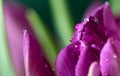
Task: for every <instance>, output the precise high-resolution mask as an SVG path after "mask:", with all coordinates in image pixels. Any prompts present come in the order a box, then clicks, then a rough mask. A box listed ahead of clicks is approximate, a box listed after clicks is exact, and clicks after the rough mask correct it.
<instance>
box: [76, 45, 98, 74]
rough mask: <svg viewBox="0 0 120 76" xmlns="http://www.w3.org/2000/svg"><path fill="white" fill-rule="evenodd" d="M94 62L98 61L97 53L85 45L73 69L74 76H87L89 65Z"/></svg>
mask: <svg viewBox="0 0 120 76" xmlns="http://www.w3.org/2000/svg"><path fill="white" fill-rule="evenodd" d="M94 61H99V51H98V50H95V49H93V48H91V46H89V45H85V46H84V48H83V49H82V50H81V53H80V56H79V59H78V62H77V65H76V68H75V76H87V75H88V70H89V67H90V64H91V63H92V62H94Z"/></svg>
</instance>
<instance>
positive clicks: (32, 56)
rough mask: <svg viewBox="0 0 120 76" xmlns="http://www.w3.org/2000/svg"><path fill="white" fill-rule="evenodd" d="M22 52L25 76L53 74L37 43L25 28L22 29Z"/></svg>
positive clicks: (47, 75)
mask: <svg viewBox="0 0 120 76" xmlns="http://www.w3.org/2000/svg"><path fill="white" fill-rule="evenodd" d="M23 37H24V38H23V39H24V42H23V53H24V62H25V71H26V76H54V74H53V71H52V69H51V68H50V65H49V64H48V62H47V61H46V59H45V57H44V55H43V53H42V49H41V48H40V46H39V43H38V42H37V41H36V40H35V38H34V36H31V35H30V34H29V33H28V32H27V31H26V30H25V31H24V36H23Z"/></svg>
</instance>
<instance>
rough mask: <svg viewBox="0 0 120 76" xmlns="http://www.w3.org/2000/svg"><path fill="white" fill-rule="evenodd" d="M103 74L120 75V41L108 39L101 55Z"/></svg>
mask: <svg viewBox="0 0 120 76" xmlns="http://www.w3.org/2000/svg"><path fill="white" fill-rule="evenodd" d="M100 66H101V72H102V75H103V76H120V41H118V40H115V39H113V38H110V39H108V41H107V42H106V44H105V46H104V47H103V49H102V52H101V55H100Z"/></svg>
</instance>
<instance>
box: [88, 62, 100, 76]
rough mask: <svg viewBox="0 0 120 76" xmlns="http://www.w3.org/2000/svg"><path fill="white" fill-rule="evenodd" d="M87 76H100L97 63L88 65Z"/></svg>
mask: <svg viewBox="0 0 120 76" xmlns="http://www.w3.org/2000/svg"><path fill="white" fill-rule="evenodd" d="M88 76H100V66H99V64H98V62H97V61H95V62H93V63H92V64H91V65H90V68H89V73H88Z"/></svg>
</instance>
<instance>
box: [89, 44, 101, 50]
mask: <svg viewBox="0 0 120 76" xmlns="http://www.w3.org/2000/svg"><path fill="white" fill-rule="evenodd" d="M91 47H92V48H94V49H96V50H100V47H99V46H97V45H96V44H92V45H91Z"/></svg>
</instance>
